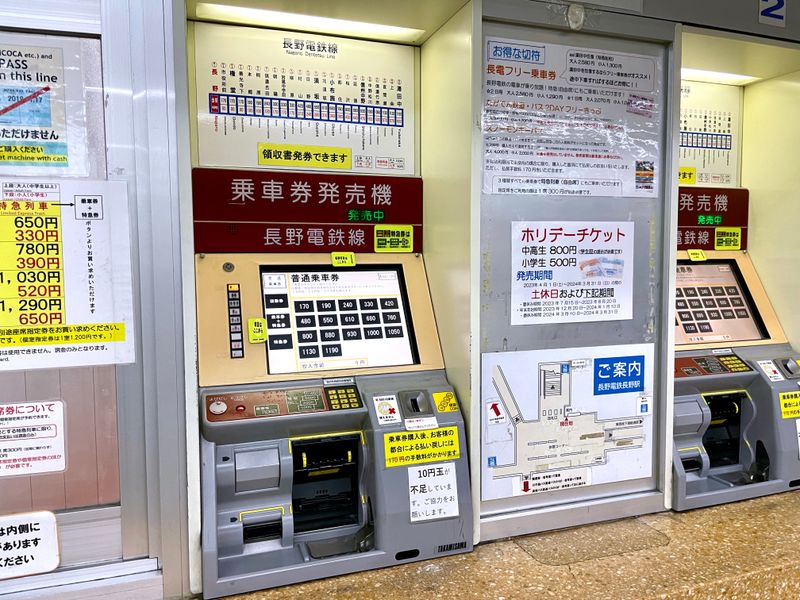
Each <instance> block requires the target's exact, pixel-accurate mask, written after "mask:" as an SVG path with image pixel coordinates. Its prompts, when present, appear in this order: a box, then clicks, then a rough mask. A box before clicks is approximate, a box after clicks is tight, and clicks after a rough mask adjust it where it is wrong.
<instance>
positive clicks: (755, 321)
mask: <svg viewBox="0 0 800 600" xmlns="http://www.w3.org/2000/svg"><path fill="white" fill-rule="evenodd" d="M675 315H676V318H675V343H676V344H678V345H680V344H701V343H711V342H744V341H749V340H761V339H764V338H765V337H766V335H765V333H764V326H763V323H762V321H761V317H760V315H759V314H758V311H757V310H756V308H755V306H754V304H753V301H752V298H751V297H750V293H749V291H748V290H747V286H745V285H744V283H743V280H742V278H741V276H740V275H739V272H738V268H737V267H736V262H735V261H709V262H705V263H692V262H688V261H686V262H685V261H679V262H678V269H677V277H676V290H675Z"/></svg>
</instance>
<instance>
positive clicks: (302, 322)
mask: <svg viewBox="0 0 800 600" xmlns="http://www.w3.org/2000/svg"><path fill="white" fill-rule="evenodd" d="M295 321H296V322H297V326H298V327H316V326H317V319H316V317H314V315H298V316H296V317H295Z"/></svg>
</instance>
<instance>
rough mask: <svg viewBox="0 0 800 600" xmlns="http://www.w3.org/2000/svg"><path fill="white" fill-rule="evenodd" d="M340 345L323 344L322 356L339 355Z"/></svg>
mask: <svg viewBox="0 0 800 600" xmlns="http://www.w3.org/2000/svg"><path fill="white" fill-rule="evenodd" d="M341 355H342V346H341V345H340V344H323V346H322V356H341Z"/></svg>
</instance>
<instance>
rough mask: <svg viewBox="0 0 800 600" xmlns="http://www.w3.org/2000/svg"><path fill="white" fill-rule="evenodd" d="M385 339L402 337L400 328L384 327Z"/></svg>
mask: <svg viewBox="0 0 800 600" xmlns="http://www.w3.org/2000/svg"><path fill="white" fill-rule="evenodd" d="M384 330H385V331H386V337H387V338H401V337H403V328H402V327H384Z"/></svg>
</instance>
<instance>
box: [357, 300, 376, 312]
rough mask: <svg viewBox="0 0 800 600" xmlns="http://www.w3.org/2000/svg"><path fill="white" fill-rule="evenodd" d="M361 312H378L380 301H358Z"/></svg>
mask: <svg viewBox="0 0 800 600" xmlns="http://www.w3.org/2000/svg"><path fill="white" fill-rule="evenodd" d="M358 304H359V306H361V310H378V301H377V300H376V299H375V298H364V299H362V300H359V301H358Z"/></svg>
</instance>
